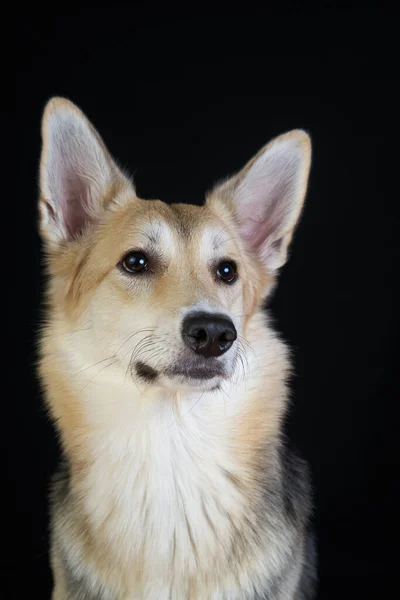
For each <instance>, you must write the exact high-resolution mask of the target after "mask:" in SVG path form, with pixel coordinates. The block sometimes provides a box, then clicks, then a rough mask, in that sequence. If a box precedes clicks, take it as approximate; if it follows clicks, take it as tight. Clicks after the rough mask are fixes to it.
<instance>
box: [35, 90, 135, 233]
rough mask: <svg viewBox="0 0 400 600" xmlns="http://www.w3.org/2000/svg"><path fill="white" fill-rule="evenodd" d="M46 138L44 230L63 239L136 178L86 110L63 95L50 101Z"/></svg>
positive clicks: (94, 216) (42, 164)
mask: <svg viewBox="0 0 400 600" xmlns="http://www.w3.org/2000/svg"><path fill="white" fill-rule="evenodd" d="M42 141H43V147H42V155H41V162H40V200H39V213H40V231H41V234H42V236H43V238H44V239H45V240H46V241H48V242H50V243H53V244H59V243H61V242H65V241H69V240H71V239H74V238H75V237H76V236H77V235H78V234H80V233H81V232H82V231H83V230H85V229H86V227H87V226H88V225H89V224H90V223H92V222H93V221H96V220H97V219H98V218H99V216H100V215H101V213H102V211H103V210H104V209H105V208H106V207H107V206H108V204H110V203H111V202H113V201H114V200H115V199H116V198H117V196H118V194H119V193H120V192H121V191H122V190H123V189H124V188H127V187H128V186H129V185H131V184H130V183H129V181H128V180H127V179H126V178H125V176H124V175H123V174H122V172H121V171H120V170H119V169H118V167H117V166H116V164H115V163H114V161H113V160H112V158H111V156H110V154H109V153H108V151H107V149H106V147H105V145H104V143H103V141H102V140H101V138H100V136H99V135H98V133H97V132H96V131H95V129H94V127H93V126H92V125H91V123H90V122H89V121H88V119H87V118H86V117H85V115H84V114H83V113H82V112H81V111H80V110H79V108H77V107H76V106H75V105H74V104H72V102H69V101H68V100H66V99H64V98H53V99H52V100H50V101H49V102H48V104H47V106H46V108H45V111H44V115H43V121H42ZM131 189H132V188H131Z"/></svg>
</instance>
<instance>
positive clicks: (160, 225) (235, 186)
mask: <svg viewBox="0 0 400 600" xmlns="http://www.w3.org/2000/svg"><path fill="white" fill-rule="evenodd" d="M309 166H310V140H309V138H308V136H307V134H305V133H304V132H302V131H294V132H291V133H289V134H285V135H283V136H280V137H279V138H277V139H276V140H274V141H273V142H271V143H270V144H268V145H267V146H266V147H265V148H263V149H262V150H261V151H260V152H259V154H258V155H257V156H256V157H255V158H254V159H253V160H252V161H250V163H249V164H248V165H247V166H246V167H245V168H244V169H243V171H241V172H240V173H239V174H238V175H236V176H234V177H232V178H230V179H229V180H227V181H226V182H224V183H222V184H220V185H218V186H216V187H215V188H214V190H213V191H212V192H210V193H209V194H208V197H207V200H206V203H205V205H204V206H203V207H195V206H188V205H172V206H167V205H166V204H163V203H162V202H160V201H158V200H155V201H149V200H147V201H144V200H141V199H139V198H138V197H137V195H136V193H135V189H134V186H133V184H132V182H131V181H130V180H129V179H128V178H127V177H126V176H125V175H124V174H123V173H122V172H121V171H120V170H119V169H118V167H117V166H116V164H115V162H114V161H113V160H112V158H111V157H110V155H109V153H108V151H107V150H106V148H105V145H104V143H103V142H102V140H101V138H100V137H99V135H98V134H97V133H96V132H95V130H94V128H93V127H92V125H91V124H90V123H89V122H88V120H87V119H86V117H85V116H84V115H83V114H82V113H81V111H80V110H79V109H77V108H76V106H74V105H73V104H71V103H70V102H69V101H67V100H64V99H58V98H56V99H53V100H51V101H50V102H49V104H48V105H47V107H46V110H45V114H44V118H43V151H42V161H41V194H40V230H41V234H42V236H43V239H44V241H45V245H46V255H47V264H48V272H49V286H48V294H47V307H46V309H47V313H46V314H47V319H46V322H45V323H44V326H43V332H42V338H41V360H40V376H41V380H42V382H43V386H44V389H45V395H46V401H47V405H48V408H49V411H50V414H51V417H52V419H53V421H54V423H55V425H56V427H57V430H58V432H59V435H60V439H61V444H62V448H63V453H64V463H63V466H62V468H61V469H60V472H59V474H58V475H57V477H56V478H55V483H54V490H53V494H52V503H51V506H52V526H51V527H52V529H51V531H52V546H51V556H52V569H53V574H54V592H53V600H94V599H101V600H128V599H129V600H256V599H258V600H260V599H264V600H266V599H268V600H289V599H292V598H295V599H296V600H310V599H311V598H313V593H314V592H313V589H314V580H315V572H314V562H315V560H314V554H315V551H314V546H313V540H312V537H311V536H310V534H309V519H310V510H311V503H310V484H309V479H308V474H307V467H306V465H305V463H304V462H303V461H302V460H300V459H299V458H298V457H297V456H296V455H295V454H294V453H293V452H292V451H290V450H289V449H288V447H287V445H286V444H285V443H284V440H283V438H282V419H283V418H284V415H285V411H286V405H287V397H288V393H287V384H286V380H287V376H288V373H289V369H290V365H289V360H288V352H287V350H286V347H285V344H284V343H283V342H282V341H281V340H280V339H279V338H278V337H277V336H276V334H275V333H274V332H273V330H272V329H271V327H270V325H269V322H268V318H267V316H266V315H265V314H264V312H263V311H262V305H263V302H264V300H265V298H266V296H267V295H268V294H269V293H270V292H271V290H272V289H273V286H274V284H275V280H276V275H277V270H278V268H279V267H281V266H282V265H283V264H284V262H285V261H286V258H287V249H288V245H289V243H290V240H291V237H292V234H293V230H294V228H295V225H296V222H297V220H298V217H299V214H300V212H301V208H302V204H303V200H304V196H305V192H306V186H307V179H308V173H309ZM129 252H140V253H141V256H144V257H145V259H146V261H147V262H146V268H145V269H144V270H143V271H142V272H140V273H139V272H138V273H130V272H127V270H126V268H125V267H126V261H124V257H126V256H127V253H129ZM143 260H144V259H143ZM224 261H225V262H226V261H229V264H231V265H233V266H234V268H235V269H236V270H237V277H236V278H235V279H234V281H232V282H231V285H228V284H227V283H226V282H225V281H224V280H223V279H222V278H221V277H220V272H221V268H220V265H221V264H224ZM124 265H125V266H124ZM204 313H205V314H206V315H208V316H209V317H210V318H212V316H213V315H216V314H218V315H222V316H223V317H224V318H226V319H229V321H230V322H231V323H233V325H234V328H235V330H236V332H237V339H236V340H235V341H234V343H233V344H232V347H230V348H229V350H228V351H226V352H224V353H222V354H221V355H220V356H217V357H212V358H204V357H203V356H199V355H198V354H196V353H195V352H193V351H192V349H190V348H188V347H187V345H185V343H184V341H183V335H182V323H183V320H184V318H185V317H187V316H190V315H192V314H196V315H198V314H200V315H201V314H204ZM199 373H200V375H199Z"/></svg>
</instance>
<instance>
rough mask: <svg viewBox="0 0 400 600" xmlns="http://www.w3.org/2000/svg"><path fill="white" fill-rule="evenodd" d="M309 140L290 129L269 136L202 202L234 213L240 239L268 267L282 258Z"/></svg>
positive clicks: (302, 187)
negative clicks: (260, 147) (270, 140)
mask: <svg viewBox="0 0 400 600" xmlns="http://www.w3.org/2000/svg"><path fill="white" fill-rule="evenodd" d="M310 163H311V140H310V138H309V136H308V135H307V133H305V132H304V131H301V130H294V131H291V132H289V133H286V134H284V135H281V136H279V137H277V138H275V139H274V140H273V141H272V142H270V143H269V144H267V146H265V147H264V148H262V149H261V150H260V152H259V153H258V154H257V155H256V156H255V157H254V158H253V159H252V160H251V161H250V162H249V163H248V164H247V165H246V166H245V167H244V169H243V170H242V171H240V172H239V173H238V174H237V175H236V176H234V177H232V178H231V179H229V180H228V181H226V182H225V183H224V184H222V185H220V186H218V187H217V188H215V189H214V190H213V191H212V192H211V194H210V195H209V197H208V199H207V202H208V203H210V204H211V205H214V206H215V207H217V206H218V205H221V202H222V203H224V204H225V206H228V207H229V209H230V210H231V212H232V214H233V215H234V219H235V221H236V224H237V226H238V229H239V232H240V235H241V237H242V239H243V241H244V243H245V245H246V246H247V247H248V248H249V249H251V250H253V251H255V252H256V253H257V254H258V255H259V257H260V258H261V260H262V261H263V262H264V264H265V266H266V267H267V268H268V269H272V270H274V269H278V268H279V267H281V266H282V265H283V264H284V263H285V262H286V258H287V249H288V246H289V244H290V241H291V238H292V235H293V231H294V228H295V226H296V223H297V221H298V219H299V216H300V212H301V209H302V206H303V202H304V197H305V194H306V189H307V182H308V175H309V171H310Z"/></svg>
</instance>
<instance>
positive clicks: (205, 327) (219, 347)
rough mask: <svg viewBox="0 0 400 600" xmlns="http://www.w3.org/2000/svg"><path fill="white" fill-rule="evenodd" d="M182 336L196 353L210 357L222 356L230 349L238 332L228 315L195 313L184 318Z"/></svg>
mask: <svg viewBox="0 0 400 600" xmlns="http://www.w3.org/2000/svg"><path fill="white" fill-rule="evenodd" d="M182 337H183V340H184V342H185V344H186V345H187V346H189V348H191V349H192V350H194V352H196V354H200V355H201V356H205V357H206V358H208V357H211V356H221V355H222V354H224V353H225V352H226V351H227V350H229V348H230V347H231V346H232V344H233V342H234V341H235V340H236V337H237V334H236V329H235V326H234V324H233V323H232V321H231V320H230V319H228V318H227V317H224V316H222V315H213V314H206V313H195V314H192V315H188V316H187V317H186V318H185V319H184V321H183V325H182Z"/></svg>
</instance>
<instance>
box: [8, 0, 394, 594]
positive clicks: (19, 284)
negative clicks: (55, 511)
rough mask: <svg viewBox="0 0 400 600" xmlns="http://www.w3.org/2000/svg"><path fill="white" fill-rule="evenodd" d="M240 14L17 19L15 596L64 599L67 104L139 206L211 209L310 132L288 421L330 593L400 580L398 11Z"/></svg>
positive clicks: (281, 304)
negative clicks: (57, 247) (55, 180)
mask: <svg viewBox="0 0 400 600" xmlns="http://www.w3.org/2000/svg"><path fill="white" fill-rule="evenodd" d="M244 4H245V5H244V6H242V7H241V8H239V7H238V6H236V7H235V6H234V3H233V2H231V3H230V4H214V5H207V4H206V3H205V2H203V3H187V5H186V6H182V7H179V8H178V7H176V6H173V5H169V3H165V4H161V5H156V4H154V3H151V2H147V3H143V4H131V6H130V7H129V8H128V7H127V6H122V5H119V4H116V3H114V4H113V5H112V8H98V7H97V8H94V7H92V8H90V7H85V8H84V7H83V5H82V4H81V5H80V6H75V5H74V4H71V3H64V5H61V8H59V9H58V10H56V9H55V8H54V7H53V8H52V9H51V8H49V7H48V8H46V9H45V8H43V7H42V8H40V7H38V6H35V7H34V8H31V9H23V10H22V8H21V9H18V7H17V11H18V10H20V13H21V14H19V15H18V23H17V54H16V56H17V57H18V59H17V64H18V66H17V112H16V119H15V131H16V132H17V134H16V136H15V138H16V140H17V151H16V155H15V156H16V164H17V177H16V179H15V181H13V191H14V195H15V184H16V192H17V194H16V201H15V202H14V203H13V204H12V203H10V202H8V204H7V205H8V206H9V207H11V209H12V210H14V214H13V217H12V220H10V221H9V222H10V223H13V228H14V230H13V244H12V246H13V250H12V260H11V259H10V257H9V260H11V263H12V266H13V268H12V274H11V279H10V281H12V286H7V289H8V290H9V292H10V299H11V304H10V310H9V312H8V314H7V319H6V320H7V326H8V327H10V326H11V327H10V331H11V334H12V340H13V341H12V343H13V344H15V346H14V347H15V348H16V350H15V351H14V352H12V354H11V356H10V360H8V361H7V363H6V364H7V367H6V371H7V374H10V375H11V385H12V390H13V395H15V398H14V399H13V400H12V402H7V403H6V406H7V411H8V410H9V412H10V414H9V415H7V416H6V419H5V421H3V427H2V436H1V441H2V444H3V445H4V447H5V452H4V454H5V455H6V469H7V473H8V477H7V487H6V491H5V497H6V499H7V500H8V501H9V509H8V512H6V513H5V514H6V520H7V523H6V525H8V526H10V527H11V533H12V535H11V536H10V539H11V543H10V544H7V556H6V560H5V561H4V559H3V561H2V568H5V571H6V574H8V575H10V574H11V575H12V578H11V586H10V588H9V590H8V594H7V595H6V597H7V598H11V597H17V598H19V597H20V598H22V597H27V596H26V595H25V594H26V592H23V590H24V589H25V587H26V585H29V587H30V589H31V593H32V597H33V596H35V597H38V598H48V597H49V590H50V585H51V577H50V573H49V569H48V563H47V561H48V557H47V496H46V494H47V487H48V483H49V477H50V474H51V473H52V471H53V470H54V468H55V465H56V462H57V459H58V449H57V446H56V441H55V437H54V433H53V430H52V427H51V425H50V424H49V422H48V421H47V418H46V415H45V413H44V410H43V408H42V405H41V398H40V392H39V388H38V385H37V381H36V378H35V371H34V360H35V335H36V334H35V330H36V324H37V322H38V319H39V305H40V297H41V291H42V284H43V277H42V270H41V256H40V242H39V238H38V235H37V232H36V201H37V167H38V161H39V153H40V119H41V112H42V110H43V107H44V104H45V102H46V101H47V100H48V99H49V98H50V97H51V96H52V95H64V96H67V97H69V98H70V99H71V100H72V101H74V102H75V103H76V104H78V105H79V106H80V107H81V108H82V109H83V110H84V112H86V114H87V115H88V117H89V118H90V119H91V120H92V121H93V122H94V124H95V126H96V127H97V128H98V130H99V131H100V132H101V134H102V135H103V137H104V139H105V141H106V143H107V145H108V146H109V149H110V151H111V152H112V154H113V155H114V156H115V157H116V158H117V159H119V161H120V163H121V164H122V165H123V166H126V167H127V168H128V169H129V171H130V172H131V173H134V174H135V178H136V184H137V188H138V192H139V194H140V195H142V196H143V197H145V198H160V199H162V200H166V201H168V202H172V201H173V202H178V201H179V202H191V203H198V202H201V200H202V198H203V195H204V192H205V190H206V189H207V188H209V187H210V186H211V185H212V184H213V182H214V181H215V180H216V179H218V178H220V177H221V176H225V175H227V174H229V173H231V172H233V171H235V170H236V169H238V168H240V167H241V166H242V165H243V164H244V163H245V162H246V161H247V160H248V159H249V158H250V157H251V156H252V155H253V154H254V153H255V152H256V151H257V150H258V149H259V148H260V147H261V146H262V145H263V144H264V143H266V142H267V141H268V140H269V139H270V138H271V137H273V136H275V135H278V134H279V133H282V132H284V131H287V130H289V129H291V128H294V127H302V128H305V129H306V130H307V131H309V133H310V134H311V136H312V139H313V145H314V155H313V167H312V173H311V180H310V188H309V193H308V197H307V202H306V209H305V212H304V215H303V219H302V222H301V225H300V227H299V229H298V231H297V235H296V237H295V241H294V244H293V247H292V253H291V258H290V261H289V263H288V264H287V265H286V266H285V267H284V269H283V271H282V275H281V280H280V285H279V288H278V290H277V292H276V294H275V296H274V298H273V300H272V302H271V310H272V312H273V314H274V315H275V317H276V325H277V328H278V329H279V331H281V332H282V333H283V334H284V336H285V337H286V339H287V340H288V341H289V342H290V344H291V346H292V347H293V350H294V359H295V368H296V377H295V378H294V380H293V406H292V411H291V416H290V419H289V422H288V426H289V431H290V434H291V436H292V437H293V439H294V440H295V441H296V443H297V444H298V446H299V447H300V448H301V450H302V452H303V454H304V455H305V456H306V457H307V458H308V460H309V461H310V463H311V467H312V472H313V477H314V484H315V494H316V515H315V516H316V523H317V526H318V531H319V536H320V543H319V546H320V578H321V585H320V593H319V597H320V598H321V599H325V598H326V599H330V598H332V599H333V598H335V599H339V598H340V599H347V598H349V599H350V598H364V597H366V595H367V594H368V595H370V597H373V598H379V599H381V598H382V599H383V598H386V597H389V591H388V590H389V589H390V584H391V583H392V582H393V580H394V578H397V575H398V574H397V573H396V571H395V570H394V569H395V565H396V556H397V555H398V549H397V538H396V533H395V525H396V524H397V516H396V505H397V504H398V498H399V494H398V492H399V478H398V468H399V451H398V445H399V444H398V436H399V426H398V418H397V417H398V407H397V405H398V402H399V400H400V394H399V391H400V386H399V352H398V334H399V316H398V313H399V311H398V308H399V306H400V303H399V297H398V296H397V297H396V291H395V281H396V279H397V277H398V273H399V258H400V242H399V225H400V210H399V203H400V198H399V191H398V171H399V151H398V147H399V144H398V141H397V140H398V137H396V135H397V134H396V132H395V128H396V126H397V123H396V121H397V119H398V104H399V96H398V95H397V94H396V84H398V81H396V79H397V78H398V74H397V70H398V61H397V59H396V51H397V50H398V43H397V42H396V37H397V34H398V31H397V29H396V14H395V13H394V12H393V11H391V10H390V9H389V7H388V6H385V5H384V3H380V5H378V4H376V5H372V4H370V5H368V6H367V5H366V4H365V3H364V4H361V3H360V4H356V3H350V2H342V3H336V4H334V3H324V2H319V3H315V4H312V3H302V4H294V3H291V4H289V3H287V2H280V3H279V4H277V5H276V6H275V5H274V4H273V3H268V2H265V3H263V4H258V5H255V4H254V3H244ZM6 176H7V174H6ZM3 201H4V199H3ZM7 222H8V221H7ZM3 227H4V224H3ZM7 227H8V226H7ZM204 600H207V599H204Z"/></svg>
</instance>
